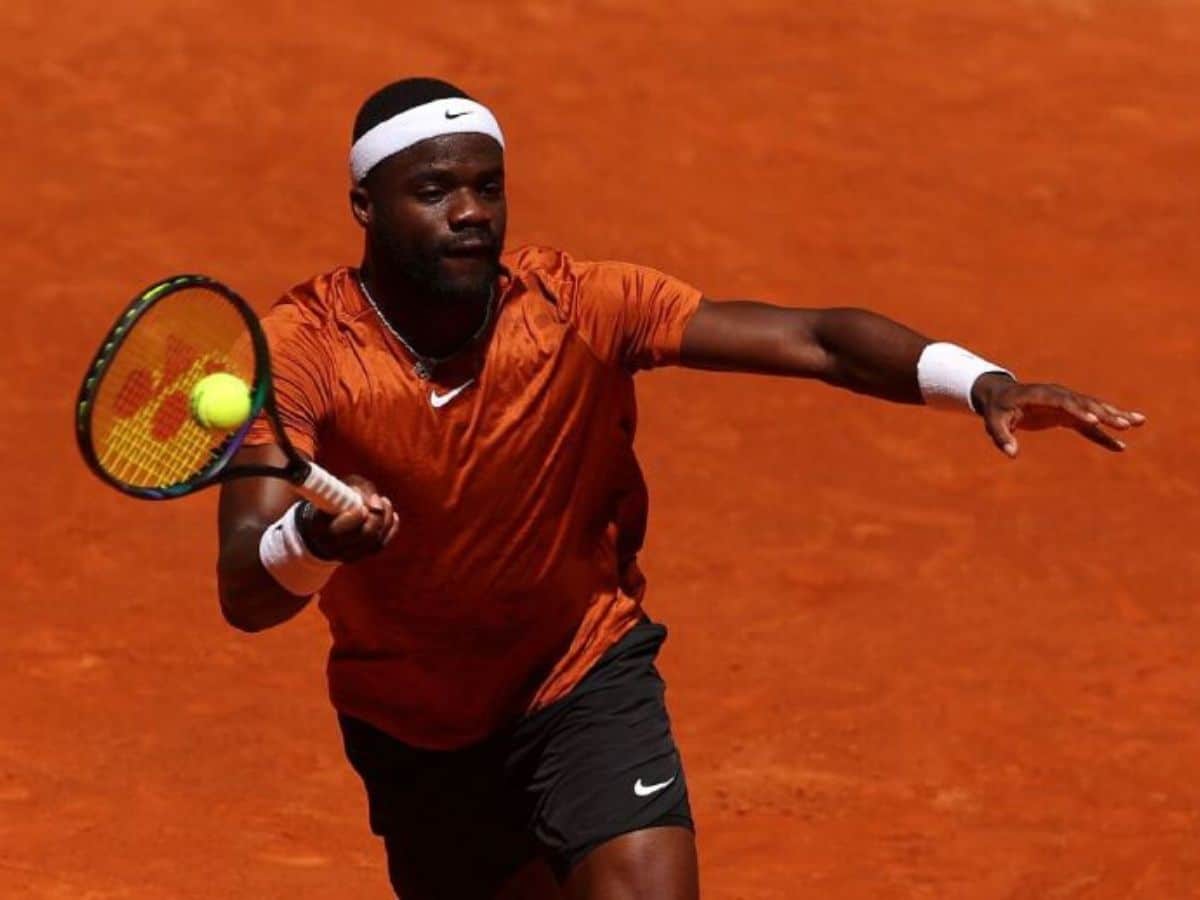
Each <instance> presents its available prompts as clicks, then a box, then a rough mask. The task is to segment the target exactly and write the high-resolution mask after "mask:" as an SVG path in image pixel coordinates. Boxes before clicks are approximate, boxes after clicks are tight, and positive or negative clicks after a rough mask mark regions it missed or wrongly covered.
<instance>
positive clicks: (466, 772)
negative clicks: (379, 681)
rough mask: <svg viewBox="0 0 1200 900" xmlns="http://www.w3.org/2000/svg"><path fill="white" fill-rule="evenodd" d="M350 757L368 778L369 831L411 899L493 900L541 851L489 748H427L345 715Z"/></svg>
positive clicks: (402, 891)
mask: <svg viewBox="0 0 1200 900" xmlns="http://www.w3.org/2000/svg"><path fill="white" fill-rule="evenodd" d="M341 726H342V733H343V737H344V740H345V745H346V754H347V756H348V757H349V759H350V762H351V764H352V765H353V766H354V768H355V770H356V771H357V772H358V774H359V775H360V776H361V777H362V779H363V784H364V786H365V787H366V791H367V801H368V804H369V809H370V822H371V830H372V831H373V832H374V833H375V834H377V835H379V836H380V837H381V838H383V841H384V847H385V848H386V850H387V863H388V876H389V878H390V879H391V882H392V887H393V888H394V889H395V891H396V892H397V893H398V894H399V895H400V896H401V897H403V898H404V900H491V898H493V897H495V896H497V895H498V894H499V892H500V890H501V888H502V886H503V885H504V884H505V883H506V882H508V881H510V880H511V879H512V878H513V875H514V873H516V872H518V871H519V870H520V869H521V868H522V867H523V866H525V865H526V864H527V863H528V862H529V861H530V860H532V859H534V858H535V855H536V851H537V847H536V844H535V842H534V841H533V839H532V837H531V835H530V834H529V832H528V829H527V827H526V822H527V819H528V814H527V813H523V812H522V810H521V809H520V806H521V803H522V798H521V796H520V795H519V793H514V792H513V791H512V789H511V787H510V786H509V785H508V784H507V783H506V781H505V778H504V773H503V767H502V765H501V760H502V757H503V754H501V753H497V752H496V750H495V749H494V748H492V747H490V746H487V745H481V746H478V747H472V748H467V749H465V750H461V751H450V752H438V751H427V750H419V749H416V748H412V747H409V746H408V745H406V744H403V743H401V742H400V741H397V740H395V739H394V738H392V737H390V736H389V735H387V734H384V733H383V732H381V731H379V730H378V729H375V728H373V727H372V726H370V725H368V724H366V723H364V722H361V721H358V720H356V719H351V718H349V717H346V716H342V717H341Z"/></svg>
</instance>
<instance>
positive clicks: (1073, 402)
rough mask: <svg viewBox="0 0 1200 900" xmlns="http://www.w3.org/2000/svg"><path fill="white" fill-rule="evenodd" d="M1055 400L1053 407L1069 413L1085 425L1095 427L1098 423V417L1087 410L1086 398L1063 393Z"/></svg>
mask: <svg viewBox="0 0 1200 900" xmlns="http://www.w3.org/2000/svg"><path fill="white" fill-rule="evenodd" d="M1055 400H1056V402H1055V405H1056V406H1057V407H1058V408H1059V409H1062V410H1065V411H1066V412H1068V413H1070V414H1071V415H1072V416H1074V417H1075V418H1076V419H1078V420H1079V421H1080V422H1083V423H1084V424H1085V425H1095V424H1096V423H1097V422H1099V421H1100V416H1099V415H1098V414H1097V413H1095V412H1093V411H1092V410H1091V409H1090V408H1089V404H1088V403H1087V398H1085V397H1080V396H1078V395H1076V394H1071V393H1068V392H1066V391H1064V392H1063V393H1062V394H1061V395H1060V396H1059V397H1056V398H1055Z"/></svg>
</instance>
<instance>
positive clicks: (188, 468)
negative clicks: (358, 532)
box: [75, 275, 362, 514]
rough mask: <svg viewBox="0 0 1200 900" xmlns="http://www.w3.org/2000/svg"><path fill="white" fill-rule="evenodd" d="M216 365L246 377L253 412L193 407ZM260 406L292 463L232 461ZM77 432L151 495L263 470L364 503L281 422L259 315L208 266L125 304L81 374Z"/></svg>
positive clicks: (85, 449)
mask: <svg viewBox="0 0 1200 900" xmlns="http://www.w3.org/2000/svg"><path fill="white" fill-rule="evenodd" d="M216 372H227V373H229V374H231V375H236V376H237V377H238V378H240V379H241V380H242V381H243V382H245V383H246V384H247V385H248V386H249V389H250V400H251V403H250V415H249V416H248V417H247V419H246V420H245V422H244V423H242V424H240V425H238V426H236V427H233V428H229V429H220V428H216V429H214V428H206V427H204V426H202V425H201V424H200V423H199V422H197V421H196V420H195V419H194V418H193V416H192V414H191V400H190V398H191V392H192V388H193V387H195V385H196V382H198V381H199V380H200V379H202V378H204V377H205V376H207V375H211V374H213V373H216ZM260 414H262V415H265V417H266V419H267V422H268V423H269V424H270V426H271V430H272V431H274V433H275V438H276V441H277V443H278V445H279V447H280V448H281V449H282V450H283V452H284V455H285V456H286V457H287V464H286V465H284V466H265V465H237V466H231V465H230V464H229V461H230V459H231V458H232V457H233V455H234V453H235V452H236V451H237V449H238V448H239V447H240V446H241V445H242V442H243V441H244V440H245V439H246V434H247V433H248V432H249V430H250V425H251V423H253V422H254V420H255V419H256V418H257V417H258V416H259V415H260ZM75 437H76V439H77V441H78V443H79V449H80V451H81V452H82V453H83V458H84V460H85V461H86V462H87V464H88V466H89V467H90V468H91V470H92V471H93V472H95V473H96V474H97V475H99V476H100V478H101V479H103V480H104V481H105V482H107V483H108V484H110V485H112V486H113V487H115V488H116V489H117V490H119V491H122V492H123V493H125V494H129V495H130V496H133V497H140V498H142V499H145V500H170V499H172V498H175V497H182V496H185V495H187V494H192V493H195V492H196V491H198V490H201V489H202V488H206V487H209V486H211V485H214V484H217V483H219V482H222V481H229V480H231V479H234V478H251V477H257V478H263V477H266V478H282V479H284V480H286V481H288V482H291V484H292V485H293V486H294V487H295V490H296V493H298V494H300V495H301V496H302V497H304V498H306V499H308V500H310V501H311V502H312V503H313V504H315V505H316V506H317V507H319V508H320V509H322V510H324V511H325V512H328V513H335V514H336V513H339V512H345V511H349V510H353V509H358V508H360V507H361V506H362V499H361V498H360V497H359V495H358V493H357V492H356V491H354V490H353V489H352V488H351V487H350V486H349V485H347V484H345V483H344V482H342V481H340V480H339V479H337V478H335V477H334V476H332V475H330V474H329V473H328V472H326V471H325V470H324V469H322V468H321V467H320V466H318V465H317V464H316V463H314V462H311V461H309V460H306V459H304V458H303V457H302V456H300V454H299V453H298V452H296V449H295V448H294V447H293V446H292V442H291V441H290V440H288V436H287V434H286V433H285V432H284V430H283V426H282V425H281V424H280V422H279V411H278V410H277V409H276V407H275V395H274V392H273V391H272V388H271V360H270V355H269V353H268V350H267V340H266V337H265V335H264V334H263V331H262V326H261V325H259V322H258V319H257V317H256V316H255V315H254V311H253V310H252V309H251V308H250V305H249V304H248V303H246V301H245V300H243V299H242V298H241V297H239V296H238V295H237V294H236V293H234V292H233V291H232V290H231V289H230V288H228V287H226V286H225V285H223V284H221V283H220V282H219V281H216V280H214V279H212V278H208V277H206V276H204V275H175V276H172V277H170V278H165V279H163V280H162V281H159V282H156V283H155V284H152V285H150V287H148V288H146V289H145V290H144V291H142V292H141V293H140V294H138V296H137V297H136V298H134V300H133V301H132V302H131V303H130V304H129V306H128V307H126V309H125V311H124V312H123V313H122V314H121V316H120V318H118V319H117V321H116V324H115V325H113V327H112V328H111V329H110V330H109V332H108V334H107V335H106V336H105V338H104V342H103V344H102V345H101V347H100V350H99V351H98V352H97V354H96V358H95V359H94V360H93V361H92V363H91V365H89V366H88V369H87V373H86V374H85V375H84V378H83V385H82V386H81V387H80V389H79V401H78V403H77V404H76V406H75Z"/></svg>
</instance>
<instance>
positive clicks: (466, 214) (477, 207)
mask: <svg viewBox="0 0 1200 900" xmlns="http://www.w3.org/2000/svg"><path fill="white" fill-rule="evenodd" d="M491 222H492V213H491V210H489V209H488V207H487V204H486V203H484V202H483V201H482V200H481V199H480V197H479V195H478V194H477V193H475V191H473V190H471V189H470V188H463V189H461V190H459V191H456V192H455V194H454V199H453V202H452V203H451V204H450V227H451V229H453V230H454V231H458V230H460V229H463V228H479V227H483V226H487V225H490V224H491Z"/></svg>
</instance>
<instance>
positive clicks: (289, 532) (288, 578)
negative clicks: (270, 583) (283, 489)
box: [258, 501, 341, 597]
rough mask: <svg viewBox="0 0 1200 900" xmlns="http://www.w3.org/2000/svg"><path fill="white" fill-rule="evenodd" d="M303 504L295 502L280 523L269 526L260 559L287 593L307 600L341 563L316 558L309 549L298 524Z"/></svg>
mask: <svg viewBox="0 0 1200 900" xmlns="http://www.w3.org/2000/svg"><path fill="white" fill-rule="evenodd" d="M301 502H302V501H298V502H296V503H293V504H292V505H291V506H289V507H288V509H287V512H285V513H284V514H283V515H282V516H280V517H279V519H278V521H276V522H273V523H272V524H271V525H269V526H267V530H266V531H264V532H263V534H262V538H261V539H260V540H259V542H258V558H259V559H260V560H262V564H263V568H264V569H266V570H267V571H268V572H269V573H270V574H271V577H272V578H274V579H275V580H276V581H278V582H279V585H280V587H282V588H283V589H284V590H285V591H287V592H288V593H289V594H295V595H296V596H297V597H307V596H309V595H310V594H315V593H316V592H317V591H319V590H320V589H321V588H323V587H324V586H325V582H327V581H328V580H329V576H330V575H332V574H333V570H334V569H336V568H337V567H338V566H339V565H341V563H339V562H338V561H337V560H331V559H321V558H320V557H319V556H314V555H313V553H312V551H311V550H309V549H308V547H306V546H305V544H304V538H302V537H301V536H300V526H299V523H297V521H296V515H297V514H298V513H299V511H300V504H301Z"/></svg>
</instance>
